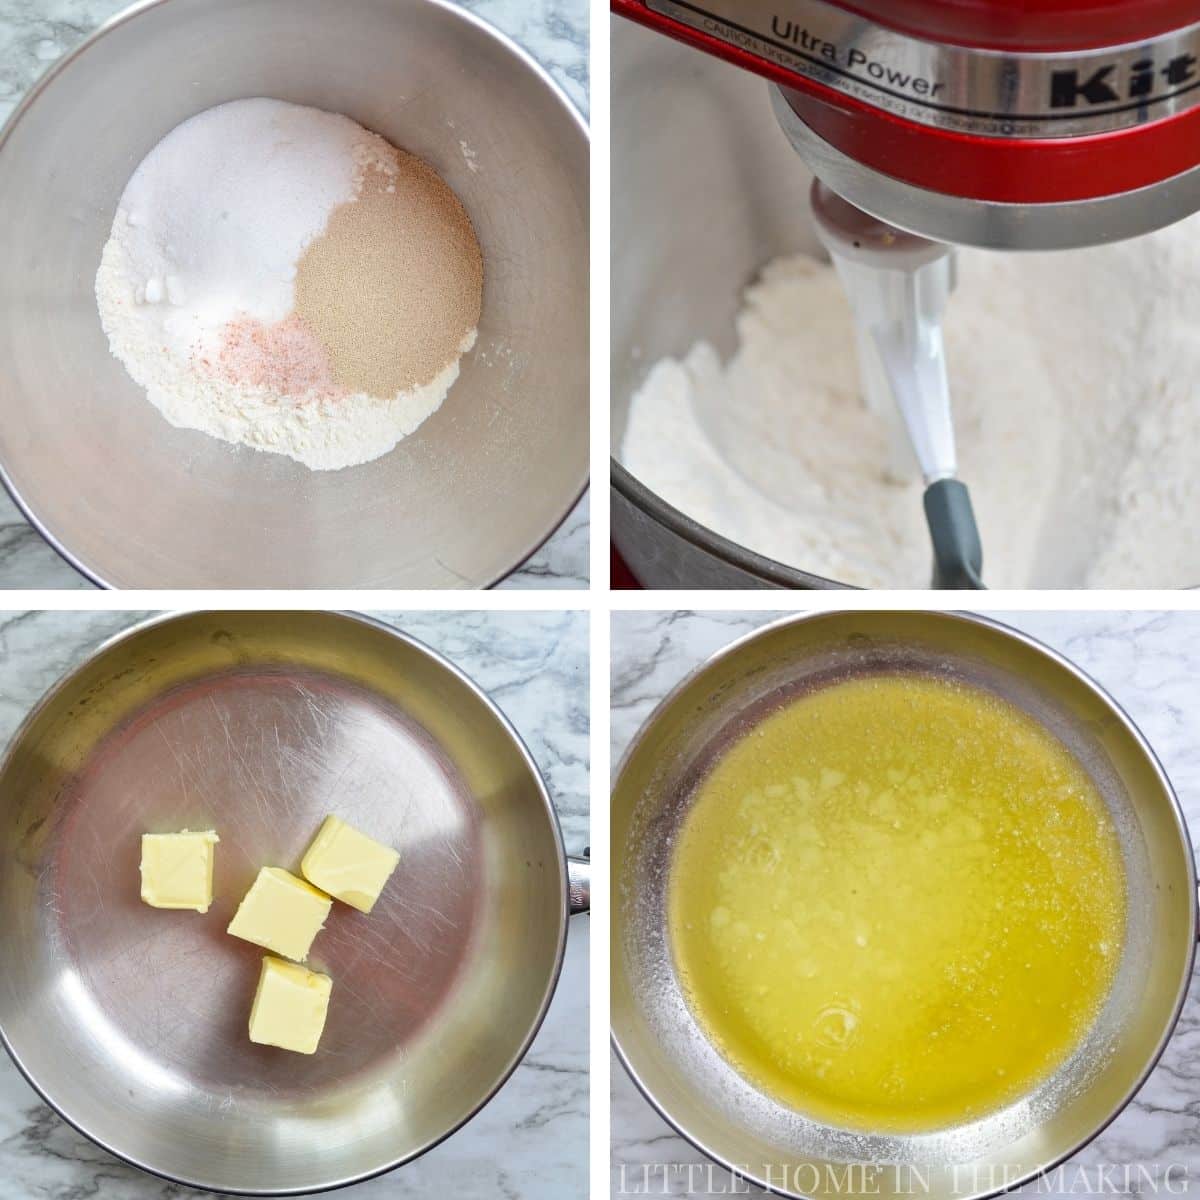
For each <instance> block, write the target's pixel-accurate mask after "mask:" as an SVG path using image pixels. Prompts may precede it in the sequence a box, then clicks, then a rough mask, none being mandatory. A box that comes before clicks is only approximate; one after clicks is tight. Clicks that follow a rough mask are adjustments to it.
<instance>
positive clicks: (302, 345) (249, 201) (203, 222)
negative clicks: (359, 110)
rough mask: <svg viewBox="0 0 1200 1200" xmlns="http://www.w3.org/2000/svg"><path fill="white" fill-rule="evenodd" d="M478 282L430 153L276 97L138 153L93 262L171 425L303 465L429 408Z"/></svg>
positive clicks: (122, 346) (105, 298) (443, 385)
mask: <svg viewBox="0 0 1200 1200" xmlns="http://www.w3.org/2000/svg"><path fill="white" fill-rule="evenodd" d="M389 188H391V189H393V190H391V191H388V189H389ZM430 230H432V231H433V233H432V234H430V233H429V231H430ZM443 230H448V231H449V232H448V233H443V232H442V231H443ZM426 234H428V236H429V245H428V252H426V247H425V246H423V245H422V243H421V241H420V237H421V236H422V235H426ZM451 251H454V253H451ZM398 265H402V266H403V267H404V271H403V273H397V270H396V269H397V266H398ZM301 275H303V279H301V278H300V276H301ZM481 289H482V264H481V257H480V252H479V246H478V243H477V241H476V239H475V235H474V231H473V229H472V228H471V223H470V220H469V218H468V217H467V215H466V213H465V211H464V210H463V209H462V206H461V205H460V204H459V203H458V200H457V198H456V197H455V196H454V195H453V193H452V192H451V191H450V189H449V188H448V187H447V186H446V185H445V184H444V183H443V181H442V180H441V179H440V178H439V177H438V176H437V174H436V173H435V172H434V171H433V170H432V169H431V168H430V167H428V166H427V165H426V164H424V163H422V162H420V160H418V159H415V158H413V157H412V156H411V155H406V154H402V153H401V152H399V151H397V150H396V149H395V148H394V147H392V146H390V145H389V144H388V143H387V142H385V141H384V140H383V139H382V138H380V137H378V136H377V135H375V134H372V133H369V132H368V131H367V130H365V129H363V128H362V127H361V126H359V125H357V124H355V122H353V121H351V120H349V119H348V118H346V117H343V116H338V115H335V114H331V113H325V112H321V111H319V110H317V109H312V108H304V107H300V106H298V105H293V104H285V103H283V102H281V101H277V100H267V99H254V100H238V101H233V102H231V103H229V104H224V105H220V106H219V107H217V108H213V109H210V110H208V111H206V112H203V113H200V114H199V115H197V116H195V117H193V118H191V119H190V120H188V121H185V122H184V123H183V124H182V125H180V126H178V127H177V128H176V129H175V130H173V131H172V132H171V133H170V134H168V135H167V136H166V137H165V138H164V139H163V140H162V141H161V142H160V143H159V144H158V145H157V146H156V147H155V148H154V149H153V150H152V151H151V152H150V154H148V155H147V157H146V158H145V160H144V161H143V162H142V164H141V165H140V166H139V167H138V169H137V171H135V173H134V175H133V177H132V178H131V179H130V181H129V184H128V185H127V187H126V189H125V192H124V194H123V195H122V197H121V201H120V204H119V206H118V209H117V213H116V217H115V219H114V222H113V230H112V235H111V236H110V238H109V241H108V243H107V244H106V246H105V248H104V253H103V256H102V259H101V264H100V269H99V272H98V273H97V276H96V297H97V304H98V307H99V311H100V318H101V322H102V324H103V326H104V329H105V332H106V333H107V334H108V337H109V344H110V346H111V348H112V351H113V354H114V355H115V356H116V357H117V358H118V359H120V361H121V362H122V363H123V364H124V365H125V367H126V369H127V370H128V372H129V374H130V376H131V377H132V378H133V379H134V380H135V381H136V382H137V383H139V384H141V385H142V386H143V387H145V388H146V392H147V396H148V397H149V399H150V400H151V401H152V402H153V403H154V404H155V405H156V406H157V407H158V408H159V409H160V410H161V411H162V412H163V414H164V415H165V416H166V417H167V419H168V420H169V421H171V423H172V424H175V425H180V426H183V427H185V428H190V429H199V430H202V431H203V432H205V433H209V434H211V435H213V436H215V437H219V438H222V439H224V440H226V441H230V442H236V443H241V444H244V445H248V446H252V447H254V448H255V449H260V450H271V451H275V452H278V453H282V454H287V455H290V456H291V457H292V458H295V459H297V460H298V461H300V462H302V463H305V464H306V465H307V466H310V467H312V468H314V469H334V468H338V467H344V466H350V465H354V464H356V463H362V462H367V461H369V460H370V459H372V458H376V457H378V456H379V455H381V454H384V453H386V452H387V451H388V450H390V449H391V448H392V447H393V446H394V445H395V444H396V442H397V441H399V440H400V438H402V437H405V436H407V435H408V434H409V433H411V432H412V431H413V430H415V429H416V428H417V427H418V426H419V425H420V424H421V422H422V421H424V420H425V419H426V418H427V417H428V416H429V415H430V414H431V413H432V412H434V411H435V410H436V409H437V408H438V406H439V405H440V404H441V402H442V400H443V399H444V397H445V395H446V391H447V390H448V389H449V387H450V386H451V384H452V383H453V382H454V380H455V379H456V378H457V375H458V359H459V357H460V356H461V354H463V353H464V352H465V351H466V350H468V349H470V347H471V346H472V345H473V344H474V340H475V326H476V324H477V323H478V319H479V309H480V296H481ZM301 296H302V297H303V299H301Z"/></svg>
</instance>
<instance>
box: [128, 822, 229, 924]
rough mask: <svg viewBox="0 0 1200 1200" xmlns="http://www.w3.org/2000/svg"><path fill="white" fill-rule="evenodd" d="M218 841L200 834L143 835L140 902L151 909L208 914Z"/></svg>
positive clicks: (207, 831) (212, 834)
mask: <svg viewBox="0 0 1200 1200" xmlns="http://www.w3.org/2000/svg"><path fill="white" fill-rule="evenodd" d="M220 840H221V839H220V838H219V837H217V835H216V834H215V833H214V832H213V831H212V830H211V829H209V830H205V831H204V832H202V833H190V832H189V831H188V830H186V829H185V830H183V832H182V833H143V834H142V863H141V875H142V899H143V900H144V901H145V902H146V903H147V904H149V905H150V906H151V907H153V908H191V909H195V910H196V912H208V907H209V905H210V904H212V896H213V847H214V846H215V845H216V844H217V842H219V841H220Z"/></svg>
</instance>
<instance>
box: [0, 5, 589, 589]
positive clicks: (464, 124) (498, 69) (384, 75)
mask: <svg viewBox="0 0 1200 1200" xmlns="http://www.w3.org/2000/svg"><path fill="white" fill-rule="evenodd" d="M247 96H272V97H275V98H278V99H282V100H291V101H294V102H296V103H298V104H309V105H315V106H316V107H318V108H324V109H329V110H331V111H335V112H341V113H345V114H347V115H348V116H350V117H353V118H354V119H355V120H356V121H359V122H360V123H361V124H363V125H365V126H366V127H367V128H368V129H372V130H375V131H376V132H378V133H380V134H382V135H383V136H384V137H386V138H388V139H389V140H390V141H392V142H394V143H396V144H397V145H399V146H401V147H403V148H404V149H407V150H410V151H412V152H414V153H416V154H418V155H420V156H421V157H422V158H424V159H426V160H427V161H429V162H430V163H432V164H433V165H434V166H435V167H436V168H437V169H438V170H439V171H440V172H441V173H442V175H443V176H444V177H445V179H446V181H447V182H448V183H449V184H450V186H451V187H452V188H454V190H455V191H456V192H457V193H458V195H459V196H460V197H461V199H462V201H463V203H464V204H465V205H466V208H467V211H468V212H469V213H470V215H471V219H472V221H473V222H474V224H475V228H476V231H477V232H478V235H479V240H480V243H481V245H482V247H483V254H484V260H485V272H486V279H485V284H484V297H483V315H482V319H481V322H480V327H479V341H478V343H477V345H476V347H475V349H474V350H473V351H472V352H471V353H470V354H469V355H467V356H466V357H465V359H464V361H463V364H462V367H463V369H462V374H461V376H460V377H459V380H458V382H457V383H456V384H455V385H454V387H453V388H452V389H451V391H450V394H449V395H448V397H447V399H446V402H445V403H444V404H443V405H442V408H441V409H440V410H439V411H438V412H437V413H436V414H435V415H434V416H432V417H431V418H430V419H429V420H428V421H427V422H426V423H425V424H424V425H422V426H421V428H420V429H419V430H418V431H417V433H415V434H414V435H413V436H411V437H409V438H407V439H405V440H404V441H403V442H401V443H400V445H399V446H398V447H397V448H396V449H395V450H394V451H392V452H391V453H390V454H388V455H385V456H384V457H383V458H381V459H377V460H376V461H375V462H372V463H368V464H365V465H363V466H359V467H354V468H350V469H347V470H343V471H336V472H313V471H309V470H307V469H306V468H305V467H302V466H300V465H299V464H298V463H295V462H293V461H292V460H291V459H287V458H284V457H282V456H280V455H274V454H261V453H258V452H255V451H252V450H249V449H245V448H241V447H237V448H235V447H233V446H230V445H228V444H226V443H223V442H219V441H216V440H215V439H212V438H209V437H207V436H206V435H204V434H200V433H196V432H194V431H189V430H180V429H174V428H172V427H171V426H170V425H169V424H168V423H167V422H166V420H165V419H164V418H163V417H162V416H161V415H160V414H159V413H158V411H157V410H156V409H155V408H154V407H153V406H151V405H150V404H149V403H148V401H147V400H146V398H145V396H144V394H143V392H142V390H141V389H140V388H139V387H137V386H136V385H135V384H134V383H133V382H132V381H131V380H130V379H129V377H128V376H127V375H126V373H125V370H124V368H123V367H122V366H121V365H120V363H118V362H117V361H116V360H115V359H114V358H112V357H111V356H110V354H109V352H108V343H107V339H106V338H105V335H104V333H103V331H102V330H101V328H100V321H99V318H98V316H97V313H96V302H95V297H94V294H93V282H94V279H95V275H96V268H97V266H98V265H99V261H100V251H101V248H102V247H103V245H104V243H105V241H106V239H107V237H108V233H109V229H110V227H111V225H112V219H113V213H114V210H115V208H116V205H117V200H118V198H119V197H120V195H121V192H122V191H123V189H124V187H125V184H126V182H127V181H128V179H129V176H130V174H131V173H132V172H133V170H134V168H135V167H136V166H137V165H138V163H139V162H140V161H141V159H142V158H143V157H144V156H145V154H146V153H147V152H148V151H149V150H150V149H151V147H152V146H154V144H155V143H156V142H157V141H158V140H159V139H160V138H162V137H163V135H164V134H166V133H168V132H169V131H170V130H171V129H173V128H174V127H175V126H176V125H177V124H179V122H180V121H183V120H184V119H186V118H187V117H190V116H192V115H193V114H195V113H197V112H199V111H201V110H203V109H206V108H209V107H211V106H212V105H215V104H221V103H223V102H224V101H227V100H233V99H237V98H240V97H247ZM587 207H588V138H587V130H586V126H585V125H584V123H583V121H582V119H581V118H580V116H579V114H578V113H577V112H576V110H575V109H574V107H573V106H572V105H571V104H570V103H569V102H568V101H567V99H566V98H565V97H564V96H563V94H562V93H561V92H560V91H559V89H558V88H557V87H556V86H555V84H554V83H553V82H552V81H551V80H550V78H549V77H548V76H547V75H546V73H545V72H544V71H543V70H542V69H541V68H540V67H539V66H538V65H537V64H536V63H534V62H533V60H532V59H530V57H529V56H528V55H526V54H525V53H524V52H523V51H521V50H520V49H519V48H518V47H517V46H515V45H514V44H513V43H512V42H511V41H509V40H508V39H506V38H505V37H504V36H503V35H501V34H500V33H498V32H497V31H496V30H495V29H493V28H491V27H490V26H489V25H487V24H485V23H484V22H483V21H481V20H479V19H478V18H476V17H474V16H472V15H471V14H470V13H468V12H465V11H463V10H462V9H460V8H458V7H457V6H455V5H454V4H452V3H448V2H445V0H339V2H338V3H330V0H147V2H146V3H142V4H139V5H136V6H135V7H133V8H131V9H128V10H127V11H126V12H124V13H122V14H121V15H119V16H118V17H116V18H115V19H114V20H112V21H110V22H109V23H108V24H107V25H105V26H104V27H103V28H102V29H101V30H100V31H99V32H97V33H96V34H95V35H94V36H93V37H92V38H90V39H89V40H88V41H86V42H85V43H84V44H83V45H82V46H81V47H80V48H79V49H78V50H76V51H75V52H74V53H73V54H71V55H68V56H67V57H66V58H64V59H63V60H62V61H61V62H60V63H58V64H56V66H55V67H54V69H52V70H51V71H50V72H49V73H48V74H47V75H46V76H45V78H44V79H42V80H41V82H40V83H39V84H38V85H37V86H36V87H35V88H34V89H33V91H32V92H31V93H30V95H29V96H28V97H27V98H26V100H25V101H24V103H23V104H22V105H21V106H20V108H18V110H17V111H16V113H15V114H14V115H13V118H12V120H11V121H10V123H9V124H8V126H7V127H6V128H5V130H4V132H3V134H0V210H2V211H3V212H4V214H5V220H4V222H3V224H2V225H0V364H2V366H0V381H2V383H3V386H2V387H0V470H2V472H3V478H4V482H5V483H6V485H7V486H8V489H9V491H10V492H11V493H12V494H13V497H14V498H15V499H16V501H17V503H18V504H19V505H20V506H21V508H22V509H23V510H24V511H25V513H26V515H27V516H28V517H29V518H30V520H31V521H32V522H33V523H34V525H36V526H37V528H38V529H39V530H40V531H41V532H42V533H43V535H44V536H45V537H46V538H47V539H48V540H49V541H50V542H51V544H53V545H54V546H55V547H56V548H57V549H58V550H59V551H60V552H61V553H62V554H63V555H64V557H65V558H66V559H67V560H68V561H69V562H71V563H72V564H73V565H74V566H76V567H77V568H78V569H79V570H81V571H82V572H83V573H84V574H86V575H88V576H90V577H91V578H92V579H93V580H95V581H96V582H98V583H102V584H105V585H108V586H113V587H214V588H215V587H462V586H482V585H486V584H491V583H494V582H495V581H497V580H498V579H500V578H502V577H503V576H504V575H506V574H507V573H508V572H509V571H511V570H512V569H513V568H514V567H515V566H517V564H518V563H520V562H521V561H522V560H523V559H524V558H525V557H526V556H527V555H529V554H530V553H531V552H532V551H533V550H534V549H535V548H536V547H537V546H538V545H539V544H540V543H541V542H542V541H543V540H544V539H545V538H546V537H547V536H548V535H549V534H550V533H551V531H552V530H553V529H554V528H555V526H556V525H557V524H558V523H559V522H560V521H561V520H562V518H563V517H564V516H565V515H566V513H567V512H568V511H569V510H570V509H571V507H572V506H573V505H574V503H575V502H576V500H577V499H578V498H579V496H580V494H581V492H582V490H583V487H584V484H585V482H586V478H587V454H588V406H587V395H588V393H587V387H588V361H587V320H588V277H587V272H588V213H587Z"/></svg>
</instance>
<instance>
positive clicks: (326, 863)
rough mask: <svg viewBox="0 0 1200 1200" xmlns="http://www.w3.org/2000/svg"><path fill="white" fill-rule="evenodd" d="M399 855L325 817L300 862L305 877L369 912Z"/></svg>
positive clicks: (343, 824)
mask: <svg viewBox="0 0 1200 1200" xmlns="http://www.w3.org/2000/svg"><path fill="white" fill-rule="evenodd" d="M399 861H400V855H399V854H397V853H396V851H395V850H393V849H392V848H391V846H384V845H382V844H381V843H380V842H377V841H375V839H374V838H369V837H367V835H366V834H365V833H359V831H358V830H357V829H355V828H354V827H353V826H351V825H347V824H346V822H345V821H343V820H340V819H339V818H338V817H333V816H329V817H326V818H325V821H324V824H322V826H321V828H320V830H319V831H318V832H317V836H316V837H315V838H314V839H313V843H312V845H311V846H309V848H308V851H307V853H306V854H305V855H304V858H303V859H302V860H301V862H300V870H301V871H303V872H304V877H305V878H306V879H307V880H308V881H309V882H310V883H314V884H316V885H317V887H319V888H320V889H321V890H322V891H326V892H328V893H329V894H330V895H331V896H333V897H334V899H336V900H340V901H341V902H342V903H343V904H349V905H350V906H351V907H352V908H357V909H358V910H359V911H360V912H370V911H371V909H372V908H374V907H375V901H376V900H378V899H379V893H380V892H382V891H383V885H384V884H385V883H387V881H388V876H390V875H391V873H392V872H393V871H394V870H395V869H396V864H397V863H398V862H399Z"/></svg>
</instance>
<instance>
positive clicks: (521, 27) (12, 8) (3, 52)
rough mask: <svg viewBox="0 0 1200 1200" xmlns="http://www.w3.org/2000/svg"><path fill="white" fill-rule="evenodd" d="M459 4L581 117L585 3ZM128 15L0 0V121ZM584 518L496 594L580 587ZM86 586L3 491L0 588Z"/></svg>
mask: <svg viewBox="0 0 1200 1200" xmlns="http://www.w3.org/2000/svg"><path fill="white" fill-rule="evenodd" d="M461 3H462V6H463V7H464V8H468V9H470V10H471V11H472V12H474V13H477V14H478V15H479V16H480V17H482V18H483V19H484V20H486V21H489V22H491V23H492V24H493V25H495V26H496V27H497V28H499V29H501V30H503V31H504V32H505V33H507V34H508V35H509V36H510V37H512V38H513V39H514V41H516V42H518V43H519V44H520V45H521V46H523V47H524V48H525V49H526V50H527V51H529V53H530V54H532V55H533V57H534V58H536V59H537V60H538V61H539V62H540V63H541V64H542V66H544V67H545V68H546V70H547V71H549V73H550V75H551V76H552V77H553V78H554V80H555V82H556V83H557V84H558V85H559V86H560V87H561V88H562V89H563V91H564V92H565V93H566V94H567V96H568V97H570V99H571V100H572V102H573V103H574V104H576V105H577V106H578V107H579V109H580V110H581V111H582V112H583V113H584V115H585V116H586V115H587V113H588V6H587V2H586V0H461ZM125 7H126V3H125V0H0V122H3V121H4V120H6V119H7V118H8V116H9V114H10V113H11V112H12V110H13V109H14V108H16V106H17V104H18V103H19V102H20V100H21V97H22V96H24V95H25V93H26V92H27V91H28V90H29V87H30V85H31V84H32V83H33V82H34V81H35V80H36V79H37V78H38V76H39V75H41V74H42V72H43V71H45V70H46V68H47V67H49V66H50V65H51V64H52V63H54V62H55V61H56V60H58V59H59V58H61V57H62V56H63V55H64V54H66V53H67V51H69V50H70V49H72V48H73V47H74V46H76V45H78V43H79V42H81V41H82V40H83V39H84V38H85V37H86V36H87V35H88V34H90V33H91V32H92V31H93V30H95V29H96V28H97V27H98V26H99V25H101V24H103V23H104V22H105V21H106V20H108V18H109V17H111V16H112V15H113V14H114V13H117V12H119V11H120V10H121V9H122V8H125ZM588 513H589V509H588V497H587V496H586V495H585V496H584V497H583V499H582V500H580V502H579V503H578V504H577V505H576V506H575V507H574V509H573V510H572V511H571V513H570V514H569V515H568V517H567V519H566V520H565V521H564V522H563V524H562V525H561V526H560V527H559V528H558V529H557V530H556V531H555V532H554V533H553V534H552V535H551V537H550V538H549V540H548V541H547V542H546V544H545V545H544V546H542V547H541V548H540V549H539V550H537V551H535V552H534V554H532V555H531V556H530V557H529V559H528V560H527V561H526V562H525V563H524V564H523V565H522V566H521V567H520V568H518V569H517V570H516V571H514V572H513V574H512V575H510V576H509V577H508V578H507V579H505V580H504V581H503V582H502V583H501V584H499V586H500V587H504V588H522V589H544V588H586V587H587V586H588V535H589V523H588ZM91 587H92V585H91V584H90V583H89V582H88V581H87V580H86V579H84V578H83V577H82V576H81V575H79V574H78V572H76V571H75V570H74V569H73V568H72V567H70V566H68V565H67V563H66V562H64V561H63V560H62V559H61V558H59V556H58V555H57V554H56V553H55V552H54V551H53V550H52V549H51V548H50V547H49V545H47V544H46V543H45V542H44V541H43V540H42V538H41V537H40V535H39V534H38V533H37V531H36V530H35V529H34V528H33V527H32V526H31V525H30V524H29V523H28V521H26V520H25V517H24V516H23V515H22V513H21V511H20V510H19V509H18V508H17V507H16V505H15V504H13V503H12V501H11V500H10V499H9V497H8V495H7V494H6V493H4V492H3V490H2V489H0V589H3V588H56V589H61V588H71V589H79V588H91Z"/></svg>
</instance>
